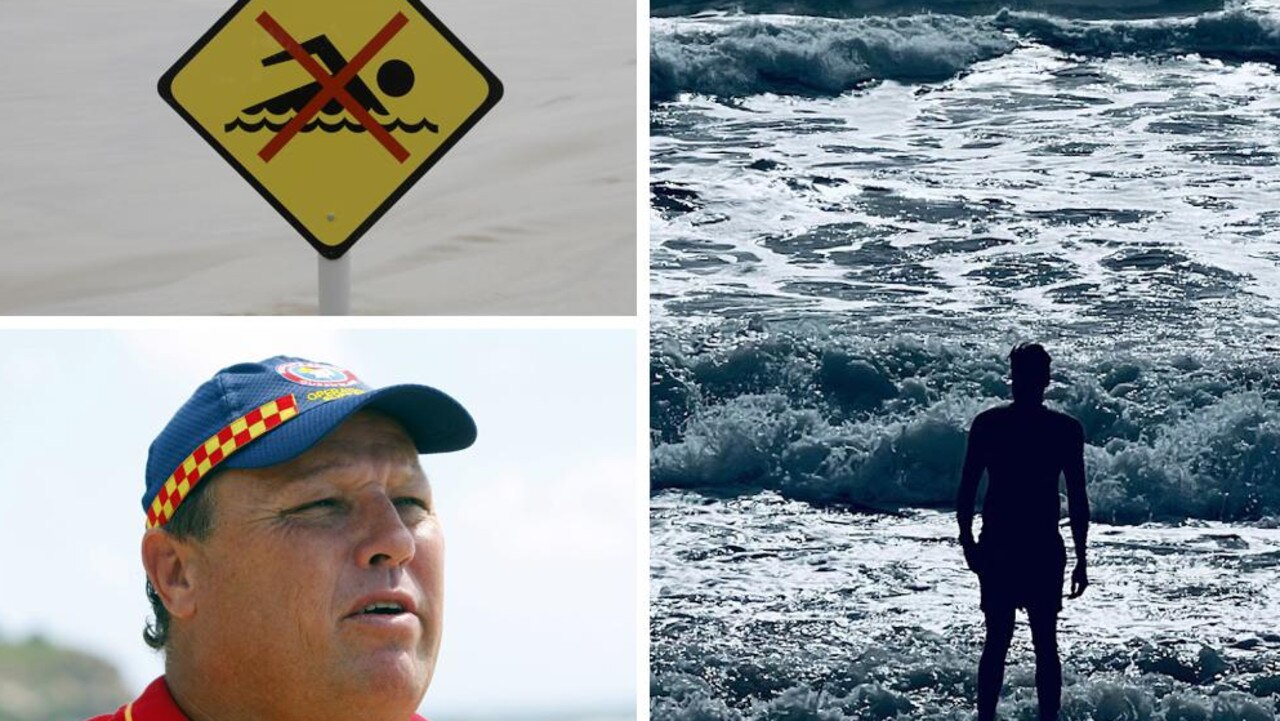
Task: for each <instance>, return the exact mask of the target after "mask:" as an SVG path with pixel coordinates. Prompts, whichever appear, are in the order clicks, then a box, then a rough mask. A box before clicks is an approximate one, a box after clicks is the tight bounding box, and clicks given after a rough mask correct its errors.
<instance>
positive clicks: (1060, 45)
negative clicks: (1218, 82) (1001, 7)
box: [995, 8, 1280, 64]
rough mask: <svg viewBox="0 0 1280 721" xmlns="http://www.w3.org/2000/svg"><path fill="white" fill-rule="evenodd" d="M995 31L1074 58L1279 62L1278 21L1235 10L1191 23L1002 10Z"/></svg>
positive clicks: (1207, 15) (1189, 20) (1173, 20)
mask: <svg viewBox="0 0 1280 721" xmlns="http://www.w3.org/2000/svg"><path fill="white" fill-rule="evenodd" d="M995 23H996V25H997V26H999V27H1002V28H1006V29H1009V30H1012V31H1014V32H1016V33H1018V35H1019V36H1021V37H1024V38H1027V39H1030V40H1033V41H1035V42H1039V43H1042V44H1044V45H1047V46H1049V47H1052V48H1054V49H1056V50H1060V51H1062V52H1066V53H1071V54H1073V55H1084V56H1102V57H1106V56H1112V55H1137V56H1161V57H1171V56H1177V55H1199V56H1201V57H1205V58H1213V59H1217V60H1223V61H1227V62H1262V63H1271V64H1277V63H1280V20H1278V19H1277V17H1276V16H1275V15H1271V14H1268V13H1262V12H1257V11H1253V10H1248V9H1244V8H1236V9H1231V10H1227V11H1223V12H1215V13H1208V14H1204V15H1199V16H1196V17H1190V18H1162V19H1159V20H1135V21H1130V22H1087V21H1081V20H1067V19H1063V18H1056V17H1051V16H1048V15H1040V14H1030V13H1019V12H1011V11H1008V10H1005V11H1001V12H1000V13H999V14H998V15H996V17H995Z"/></svg>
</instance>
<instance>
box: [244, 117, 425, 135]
mask: <svg viewBox="0 0 1280 721" xmlns="http://www.w3.org/2000/svg"><path fill="white" fill-rule="evenodd" d="M286 125H288V122H284V123H273V122H271V121H270V120H268V119H266V118H263V119H261V120H259V121H257V122H248V121H246V120H244V119H243V118H236V119H235V120H232V121H231V122H229V123H227V124H226V125H224V126H223V130H225V131H226V132H228V133H229V132H231V131H233V130H237V129H239V130H243V131H245V132H246V133H256V132H258V131H260V130H270V131H271V132H273V133H278V132H280V131H281V130H284V127H285V126H286ZM379 125H381V126H382V127H383V129H384V130H387V131H392V130H400V131H402V132H406V133H417V132H421V131H423V130H425V131H427V132H431V133H438V132H440V128H439V126H437V125H436V124H435V123H433V122H431V121H429V120H427V119H426V118H423V119H422V120H419V121H418V122H416V123H406V122H404V121H403V120H401V119H399V118H395V119H393V120H392V121H391V122H389V123H379ZM317 129H319V130H323V131H324V132H326V133H336V132H339V131H342V130H349V131H351V132H353V133H363V132H365V131H366V129H365V127H364V126H363V125H361V124H360V123H357V122H354V121H351V120H347V119H345V118H344V119H342V120H339V121H338V122H336V123H327V122H325V121H323V120H321V119H319V118H316V119H315V120H312V121H311V122H309V123H307V124H306V125H304V126H302V130H300V131H299V132H303V133H310V132H313V131H315V130H317Z"/></svg>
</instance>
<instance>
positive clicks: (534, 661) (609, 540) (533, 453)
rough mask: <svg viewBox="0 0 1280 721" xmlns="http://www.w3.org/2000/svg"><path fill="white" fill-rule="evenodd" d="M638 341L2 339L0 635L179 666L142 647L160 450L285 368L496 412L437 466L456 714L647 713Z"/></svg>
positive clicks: (146, 665)
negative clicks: (196, 417) (257, 371)
mask: <svg viewBox="0 0 1280 721" xmlns="http://www.w3.org/2000/svg"><path fill="white" fill-rule="evenodd" d="M635 343H636V339H635V337H634V334H633V333H632V332H630V331H623V330H573V331H568V330H563V331H562V330H466V331H463V330H358V331H356V330H352V331H332V330H315V331H309V330H280V329H275V328H271V327H261V328H253V329H249V330H246V329H243V328H239V329H232V328H227V329H217V328H216V327H215V328H214V329H212V330H211V329H209V328H204V329H202V330H198V331H197V330H184V331H171V330H131V331H71V330H59V331H12V330H10V331H0V568H2V569H4V570H3V574H4V576H3V578H4V583H3V586H4V588H5V592H4V593H3V594H0V634H3V635H4V636H6V637H10V638H12V637H14V636H20V635H25V634H27V633H31V632H41V633H44V634H45V635H47V636H49V637H51V638H53V639H54V640H56V641H59V642H63V643H68V644H73V645H75V646H78V647H80V648H84V649H86V650H89V651H92V652H94V653H96V654H99V655H101V656H103V657H105V658H107V659H109V660H110V661H112V662H114V663H115V664H116V665H117V667H119V668H120V670H121V671H122V672H123V674H124V676H125V680H126V682H127V683H128V684H129V686H130V687H131V688H132V689H133V690H135V691H136V690H140V689H141V687H142V686H143V685H145V684H146V683H147V682H148V681H150V680H151V679H152V678H153V677H155V676H157V675H159V674H160V673H161V672H162V659H161V657H160V656H158V655H156V654H154V653H152V652H151V651H150V650H149V649H148V648H147V647H146V646H145V645H144V644H143V642H142V639H141V630H142V626H143V622H144V620H145V618H146V616H147V614H148V606H147V603H146V600H145V598H144V597H143V593H142V588H143V582H144V576H143V573H142V568H141V564H140V562H139V560H138V542H139V539H140V538H141V534H142V530H143V514H142V509H141V506H140V501H139V499H140V497H141V494H142V490H143V469H144V465H145V462H146V454H147V447H148V445H149V444H150V442H151V440H152V438H154V436H155V435H156V433H158V432H159V430H160V429H161V428H162V427H163V426H164V424H165V423H166V422H167V421H168V419H169V418H170V416H171V415H172V414H173V412H174V411H175V410H176V409H177V408H178V407H179V406H180V405H181V404H182V402H183V401H185V400H186V399H187V397H188V396H189V395H190V394H191V392H192V391H193V390H194V389H195V387H196V386H197V385H198V384H199V383H201V382H202V381H204V380H205V379H206V378H208V377H209V376H210V375H212V374H213V373H214V372H215V371H216V370H218V369H219V368H222V367H224V366H227V365H230V364H232V363H234V362H237V361H242V360H260V359H262V358H266V357H268V356H271V355H276V354H291V355H298V356H302V357H306V358H310V359H313V360H321V361H327V362H330V363H334V364H335V365H340V366H344V367H347V368H350V369H351V370H353V371H355V372H356V373H357V374H358V375H359V376H360V377H361V378H362V379H363V380H365V381H366V382H368V383H370V384H371V385H374V386H381V385H388V384H392V383H401V382H419V383H425V384H428V385H433V386H435V387H437V388H440V389H441V390H444V391H446V392H447V393H449V394H450V395H453V396H454V397H455V398H457V399H458V400H460V401H461V402H462V403H463V405H465V406H466V407H467V408H468V409H469V410H470V411H471V413H472V415H473V416H474V417H475V418H476V421H477V425H478V427H479V430H480V433H479V439H478V441H477V443H476V445H475V446H473V447H472V448H471V449H469V450H467V451H464V452H461V453H456V454H448V455H433V456H424V457H423V467H424V468H425V469H426V471H427V473H428V475H429V476H430V477H431V478H432V485H433V489H434V493H435V495H436V498H437V499H438V504H439V508H440V512H441V516H442V519H443V522H444V524H445V533H446V538H447V539H448V561H447V563H446V615H445V636H444V641H443V647H442V650H441V659H440V664H439V671H438V672H437V674H436V678H435V681H434V683H433V684H432V687H431V690H430V691H429V692H428V694H427V698H426V702H425V704H424V706H423V711H424V713H428V714H434V715H435V716H437V717H442V716H448V715H461V714H467V715H472V714H477V713H502V712H515V711H519V712H521V713H526V712H529V713H536V712H541V711H547V712H558V711H565V710H571V709H587V708H613V709H628V708H631V707H632V705H633V700H634V698H635V679H636V653H637V649H636V641H637V633H636V622H637V618H639V616H638V613H637V608H636V599H637V584H638V581H639V571H638V569H637V558H638V555H637V554H638V549H637V539H638V538H639V537H640V534H641V533H642V531H640V528H642V527H643V523H644V521H643V516H642V515H641V512H640V510H639V508H638V507H637V505H638V502H637V499H638V498H639V497H641V496H638V494H637V491H636V488H637V484H639V483H641V480H642V479H641V478H640V477H638V475H637V474H638V473H639V472H641V471H642V468H641V466H640V465H639V462H638V459H637V455H638V453H639V449H638V448H637V447H636V446H637V428H636V413H637V408H636V392H637V382H636V378H637V375H636V373H637V369H636V355H635V354H636V347H635Z"/></svg>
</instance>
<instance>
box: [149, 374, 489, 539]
mask: <svg viewBox="0 0 1280 721" xmlns="http://www.w3.org/2000/svg"><path fill="white" fill-rule="evenodd" d="M365 408H368V409H376V410H378V411H381V412H382V413H385V414H386V415H388V416H390V417H392V418H394V419H395V420H396V421H398V422H399V423H400V425H402V426H403V427H404V429H405V431H406V432H407V433H408V434H409V438H410V439H412V440H413V443H414V445H415V446H416V447H417V449H418V452H419V453H444V452H447V451H456V450H461V449H463V448H466V447H467V446H470V445H471V444H472V443H473V442H474V441H475V439H476V426H475V422H474V421H472V420H471V415H470V414H469V413H467V410H466V409H465V408H463V407H462V405H461V404H460V403H458V402H457V401H455V400H454V399H453V398H450V397H449V396H448V395H445V394H444V393H443V392H441V391H438V390H436V389H435V388H431V387H429V386H421V385H395V386H387V387H386V388H377V389H375V388H372V387H370V386H369V385H367V384H365V383H364V382H363V381H361V380H360V379H359V378H357V377H356V375H355V374H354V373H352V372H351V371H349V370H346V369H343V368H339V367H338V366H333V365H329V364H328V363H317V362H314V361H309V360H305V359H302V358H291V357H288V356H275V357H274V358H268V359H266V360H264V361H261V362H259V363H239V364H236V365H233V366H231V367H229V368H224V369H222V370H220V371H218V373H217V374H215V375H214V376H213V378H210V379H209V380H207V381H205V382H204V383H203V384H201V385H200V387H199V388H197V389H196V392H195V394H193V395H192V396H191V398H190V400H188V401H187V402H186V403H185V404H183V406H182V408H180V409H178V412H177V413H176V414H175V415H174V416H173V418H172V419H171V420H170V421H169V424H168V425H166V426H165V427H164V430H163V431H161V432H160V435H159V436H157V437H156V439H155V440H154V441H152V443H151V449H150V451H149V452H148V454H147V490H146V493H145V494H143V496H142V507H143V510H145V511H146V513H147V527H148V528H153V527H156V526H161V525H164V523H166V522H167V521H168V520H169V519H170V518H171V517H172V516H173V511H174V509H176V508H177V507H178V504H180V503H181V502H182V500H183V499H184V498H186V496H187V494H189V493H190V492H191V489H192V488H194V487H195V485H196V484H197V483H199V481H200V480H201V479H203V478H206V477H207V476H208V474H209V473H210V472H212V471H213V469H215V468H219V469H221V468H265V467H267V466H274V465H276V464H278V463H284V462H286V461H289V460H292V459H294V458H297V457H298V456H300V455H302V453H304V452H305V451H306V450H307V449H309V448H311V447H312V446H313V445H315V444H316V442H317V441H319V440H320V439H321V438H323V437H324V436H325V435H326V434H328V433H329V431H332V430H333V429H334V428H336V427H337V426H338V424H340V423H342V421H344V420H346V419H347V417H348V416H350V415H351V414H352V413H355V412H356V411H358V410H361V409H365Z"/></svg>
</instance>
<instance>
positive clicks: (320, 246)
mask: <svg viewBox="0 0 1280 721" xmlns="http://www.w3.org/2000/svg"><path fill="white" fill-rule="evenodd" d="M252 1H253V0H237V2H236V4H235V5H233V6H232V7H231V9H230V10H228V11H227V12H226V13H225V14H223V16H222V17H221V18H219V19H218V22H216V23H214V25H213V27H211V28H209V30H208V31H207V32H205V34H204V35H202V36H201V37H200V39H199V40H197V41H196V43H195V44H194V45H192V46H191V48H190V49H189V50H187V52H185V53H183V55H182V57H181V58H178V61H177V62H176V63H174V64H173V67H171V68H169V70H168V71H167V72H166V73H165V74H164V75H162V76H161V77H160V82H159V86H158V87H159V90H160V97H162V98H164V100H165V102H166V103H168V104H169V107H171V108H173V109H174V111H176V112H177V113H178V115H180V116H182V119H183V120H185V121H187V124H188V125H190V126H191V127H192V128H193V129H194V130H195V131H196V132H197V133H199V135H200V137H202V138H204V140H205V142H207V143H208V144H209V145H211V146H212V147H213V149H214V150H216V151H218V155H221V156H222V159H223V160H226V161H227V162H228V163H229V164H230V165H231V167H233V168H235V170H236V172H237V173H239V174H240V177H242V178H244V179H245V180H246V181H248V183H249V185H251V186H253V188H254V189H255V190H257V191H258V194H259V195H261V196H262V197H263V198H265V199H266V201H267V202H268V203H270V204H271V207H273V208H275V209H276V212H277V213H279V214H280V215H281V216H282V217H283V218H284V219H285V220H287V221H289V225H292V226H293V228H294V230H296V231H298V233H300V234H301V235H302V237H303V238H306V240H307V242H308V243H310V244H311V247H313V248H315V249H316V252H317V253H319V254H320V255H322V256H324V257H326V258H329V259H332V260H336V259H338V258H341V257H342V256H343V255H344V254H345V253H346V252H347V251H348V250H350V249H351V246H353V245H355V243H356V241H357V240H359V239H360V238H361V236H363V235H364V234H365V232H366V231H368V230H369V228H371V227H373V224H374V223H376V222H378V220H379V219H380V218H382V215H383V214H384V213H386V212H387V211H388V210H390V209H391V206H393V205H395V204H396V202H397V201H399V200H400V197H401V196H402V195H404V194H405V193H406V192H407V191H408V190H409V188H411V187H413V185H414V184H415V183H417V182H418V180H419V179H421V178H422V176H423V175H426V173H427V171H428V170H430V169H431V167H432V166H434V165H435V164H436V162H438V161H439V160H440V158H442V157H443V156H444V154H445V153H447V152H449V150H451V149H452V148H453V146H454V144H456V143H457V142H458V141H459V140H461V139H462V136H464V135H466V134H467V132H468V131H469V130H471V128H472V126H474V125H475V124H476V123H477V122H479V121H480V118H482V117H484V115H485V114H486V113H488V112H489V111H490V110H491V109H492V108H493V106H494V105H497V104H498V101H499V100H501V99H502V93H503V87H502V81H500V80H498V77H497V76H496V75H494V74H493V72H492V71H491V70H489V68H488V67H487V66H486V65H485V64H484V63H482V62H480V58H477V57H476V56H475V54H474V53H472V52H471V50H469V49H468V48H467V46H466V45H463V44H462V41H461V40H459V39H458V36H456V35H454V34H453V32H451V31H450V30H449V28H447V27H445V25H444V23H442V22H440V19H439V18H437V17H436V16H435V15H434V14H433V13H432V12H431V11H430V10H428V9H427V8H426V6H425V5H423V4H422V3H421V2H419V0H404V2H406V3H407V4H408V5H409V6H410V7H412V8H413V9H414V10H416V11H418V13H420V14H421V15H422V17H423V18H425V19H426V21H427V22H428V23H430V24H431V26H432V27H434V28H435V29H436V32H438V33H440V35H441V36H442V37H444V39H445V40H446V41H448V42H449V44H450V45H452V46H453V48H454V49H455V50H457V51H458V52H459V53H460V54H461V55H462V56H463V57H464V58H466V59H467V61H468V62H469V63H471V65H472V66H473V67H475V68H476V70H478V71H480V75H481V76H482V77H484V79H485V82H486V83H487V84H488V86H489V93H488V95H487V96H486V97H485V99H484V102H483V103H481V104H480V107H478V108H476V110H475V112H473V113H471V115H470V116H468V117H467V119H466V120H464V121H463V122H462V124H461V125H459V126H458V129H457V130H456V131H455V132H454V133H453V135H451V136H449V137H448V138H446V139H445V141H444V142H443V143H441V144H440V146H439V147H438V148H436V150H435V152H433V153H432V154H431V155H430V156H429V157H428V158H427V159H426V160H425V161H423V162H422V163H421V164H420V165H418V167H417V168H416V169H415V170H414V171H413V173H412V174H410V175H409V177H408V178H406V179H405V180H404V182H403V183H401V184H400V185H399V186H398V187H397V188H396V189H395V190H394V191H392V193H391V194H390V195H388V196H387V198H386V200H384V201H382V204H381V205H379V206H378V207H377V208H376V209H375V210H374V211H373V212H372V213H370V214H369V217H368V218H366V219H365V220H364V222H363V223H361V224H360V226H359V227H357V228H356V229H355V230H353V231H352V232H351V234H350V235H348V236H347V239H346V240H344V241H342V243H341V244H339V245H325V244H324V243H322V242H320V239H319V238H317V237H316V236H315V235H313V234H312V233H311V232H310V231H309V230H307V228H306V226H304V225H303V224H302V222H301V221H299V220H298V219H297V218H296V217H295V216H294V215H293V213H290V212H289V210H288V209H287V208H285V207H284V205H283V204H281V203H280V201H279V200H277V199H276V197H275V196H274V195H272V194H271V192H270V191H268V190H267V189H266V187H264V186H263V185H262V183H260V182H258V179H257V178H255V177H254V176H253V174H252V173H250V172H249V170H248V169H247V168H245V167H244V165H242V164H241V163H240V161H238V160H236V158H235V157H234V156H233V155H231V153H229V152H228V151H227V150H226V149H225V148H224V147H222V145H220V144H219V143H218V141H217V140H215V139H214V138H213V136H212V135H210V134H209V132H208V131H206V130H205V129H204V127H203V126H201V125H200V123H199V122H197V121H196V119H195V118H194V117H192V115H191V114H190V113H188V112H187V111H186V109H185V108H183V107H182V105H180V104H179V103H178V101H177V100H176V99H175V98H174V97H173V80H174V78H176V77H177V76H178V73H180V72H182V69H183V68H185V67H186V66H187V64H188V63H190V62H191V60H192V59H193V58H195V56H196V55H198V54H199V53H200V51H201V50H204V47H205V46H206V45H208V44H209V43H210V42H211V41H212V40H213V38H214V37H215V36H216V35H217V34H218V33H219V32H221V31H222V29H223V28H224V27H226V26H227V24H228V23H230V22H231V20H232V19H234V18H235V17H236V16H237V15H239V14H240V11H241V10H243V9H244V8H245V6H246V5H248V4H249V3H250V2H252Z"/></svg>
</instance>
